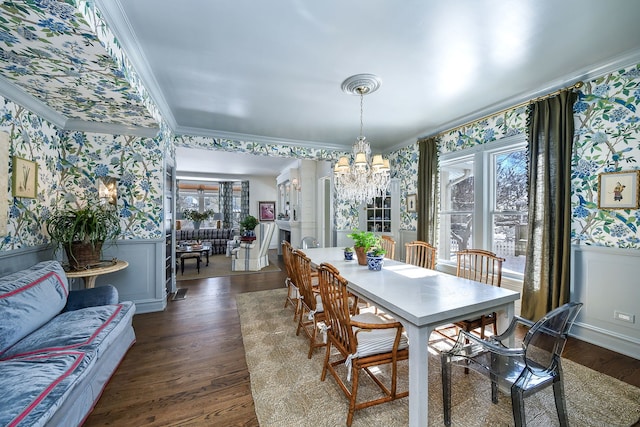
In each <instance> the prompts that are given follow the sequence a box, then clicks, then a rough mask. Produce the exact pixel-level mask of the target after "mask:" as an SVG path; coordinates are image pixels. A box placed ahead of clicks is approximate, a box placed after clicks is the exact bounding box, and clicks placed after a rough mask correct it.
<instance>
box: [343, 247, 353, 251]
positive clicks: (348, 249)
mask: <svg viewBox="0 0 640 427" xmlns="http://www.w3.org/2000/svg"><path fill="white" fill-rule="evenodd" d="M344 251H345V252H353V248H352V247H351V246H347V247H346V248H344Z"/></svg>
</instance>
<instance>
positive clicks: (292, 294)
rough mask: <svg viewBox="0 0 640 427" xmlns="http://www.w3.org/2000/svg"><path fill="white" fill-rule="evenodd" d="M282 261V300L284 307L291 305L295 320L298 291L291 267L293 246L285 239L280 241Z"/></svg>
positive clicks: (298, 302)
mask: <svg viewBox="0 0 640 427" xmlns="http://www.w3.org/2000/svg"><path fill="white" fill-rule="evenodd" d="M282 261H283V263H284V267H285V270H286V271H287V277H286V278H285V279H284V285H285V286H286V288H287V296H286V298H285V301H284V308H287V306H288V305H289V304H291V307H293V320H294V321H295V320H297V318H298V314H299V313H300V291H299V289H298V286H297V285H296V283H295V271H294V269H293V246H292V245H291V243H289V242H288V241H286V240H283V241H282Z"/></svg>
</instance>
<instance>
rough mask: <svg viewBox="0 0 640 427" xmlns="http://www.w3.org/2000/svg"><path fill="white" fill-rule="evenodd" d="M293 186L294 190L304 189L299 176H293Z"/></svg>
mask: <svg viewBox="0 0 640 427" xmlns="http://www.w3.org/2000/svg"><path fill="white" fill-rule="evenodd" d="M291 186H292V187H293V189H294V190H296V191H300V190H302V185H300V183H299V182H298V178H293V179H292V180H291Z"/></svg>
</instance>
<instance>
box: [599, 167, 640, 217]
mask: <svg viewBox="0 0 640 427" xmlns="http://www.w3.org/2000/svg"><path fill="white" fill-rule="evenodd" d="M639 183H640V171H621V172H603V173H601V174H600V175H598V209H638V208H640V203H638V199H639V197H640V184H639Z"/></svg>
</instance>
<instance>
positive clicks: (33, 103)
mask: <svg viewBox="0 0 640 427" xmlns="http://www.w3.org/2000/svg"><path fill="white" fill-rule="evenodd" d="M0 94H1V95H2V96H4V97H6V98H8V99H10V100H12V101H13V102H15V103H16V104H19V105H22V106H23V107H25V108H26V109H28V110H29V111H32V112H34V113H35V114H37V115H38V116H39V117H41V118H43V119H45V120H46V121H48V122H49V123H51V124H53V125H55V126H57V127H59V128H63V127H64V124H65V122H66V121H67V118H66V117H65V116H63V115H62V114H60V113H58V112H57V111H55V110H54V109H52V108H50V107H48V106H47V105H45V104H44V103H43V102H42V101H40V100H39V99H37V98H36V97H34V96H32V95H29V94H28V93H27V92H25V91H23V90H22V89H20V88H19V87H18V86H16V85H14V84H12V83H10V82H9V81H8V80H7V79H6V78H5V77H3V76H0Z"/></svg>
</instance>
